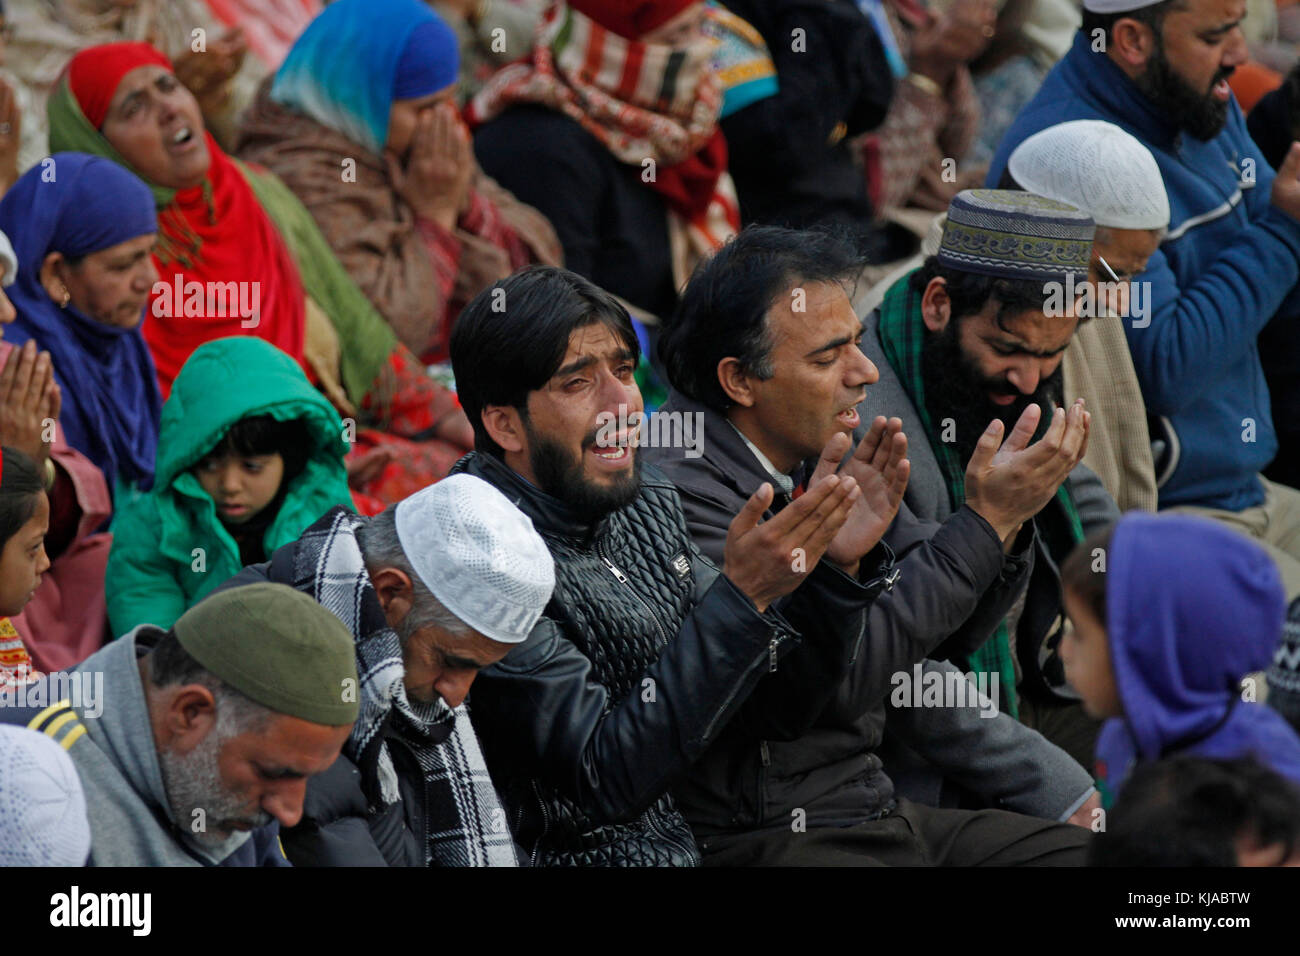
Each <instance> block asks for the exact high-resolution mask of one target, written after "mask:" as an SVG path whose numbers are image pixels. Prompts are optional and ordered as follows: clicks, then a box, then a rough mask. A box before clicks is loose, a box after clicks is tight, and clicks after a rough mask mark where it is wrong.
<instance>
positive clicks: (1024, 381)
mask: <svg viewBox="0 0 1300 956" xmlns="http://www.w3.org/2000/svg"><path fill="white" fill-rule="evenodd" d="M1040 378H1041V375H1040V374H1039V369H1038V363H1037V362H1024V363H1021V364H1020V365H1017V366H1015V367H1014V368H1013V369H1011V371H1009V372H1007V381H1008V382H1010V383H1011V384H1012V385H1014V386H1015V387H1016V390H1017V391H1018V392H1020V394H1021V395H1032V394H1033V392H1034V389H1036V388H1038V381H1039V379H1040Z"/></svg>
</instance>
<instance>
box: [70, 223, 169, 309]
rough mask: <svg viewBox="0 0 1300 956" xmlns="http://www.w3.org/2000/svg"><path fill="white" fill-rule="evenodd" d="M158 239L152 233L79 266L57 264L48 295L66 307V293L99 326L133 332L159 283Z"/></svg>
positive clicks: (88, 258) (82, 261)
mask: <svg viewBox="0 0 1300 956" xmlns="http://www.w3.org/2000/svg"><path fill="white" fill-rule="evenodd" d="M157 239H158V236H157V233H152V232H151V233H148V234H147V235H143V236H137V237H136V238H134V239H128V240H126V241H125V242H119V243H118V244H117V245H115V246H109V247H108V248H107V249H101V250H100V251H99V252H92V253H90V254H89V255H87V256H84V257H83V258H81V259H80V260H78V261H77V263H76V265H73V264H72V263H70V262H69V261H68V260H66V259H61V261H57V262H55V263H53V269H52V272H53V276H52V278H51V281H50V282H49V283H47V284H46V292H47V293H49V296H50V298H51V299H53V300H54V301H55V302H57V303H59V304H62V302H63V290H64V289H66V290H67V294H68V296H69V297H70V298H69V302H70V304H71V305H74V306H76V307H77V308H78V309H80V310H81V311H82V312H83V313H85V314H86V315H88V316H90V317H91V318H92V319H94V320H95V321H96V322H102V323H103V324H104V325H111V326H113V327H115V328H119V329H133V328H135V327H136V326H138V325H139V324H140V319H141V318H142V316H143V314H144V307H145V305H146V303H148V301H149V292H150V290H152V289H153V285H154V283H155V282H157V281H158V270H157V269H156V268H155V267H154V262H153V255H152V253H153V249H154V246H155V245H156V244H157Z"/></svg>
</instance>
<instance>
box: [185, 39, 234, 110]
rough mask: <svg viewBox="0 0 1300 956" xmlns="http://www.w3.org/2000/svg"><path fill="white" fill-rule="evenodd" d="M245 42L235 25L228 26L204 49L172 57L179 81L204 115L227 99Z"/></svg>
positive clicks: (221, 105) (217, 107) (224, 102)
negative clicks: (196, 101) (197, 103)
mask: <svg viewBox="0 0 1300 956" xmlns="http://www.w3.org/2000/svg"><path fill="white" fill-rule="evenodd" d="M247 52H248V45H247V44H246V43H245V42H244V32H243V30H241V29H240V28H239V27H235V28H234V29H233V30H228V31H226V32H225V33H223V34H222V35H221V36H220V37H218V38H217V39H216V40H213V41H212V42H211V43H209V44H208V45H207V49H206V50H202V51H196V50H192V49H191V50H186V51H185V52H184V53H182V54H180V55H179V56H178V57H176V58H175V59H174V60H173V61H172V68H173V69H174V70H175V71H176V78H177V79H178V80H180V81H181V84H182V85H183V86H185V87H186V88H187V89H188V90H189V91H190V92H191V93H193V94H194V98H195V99H196V100H198V101H199V108H200V109H201V110H202V111H203V113H204V114H205V115H208V114H211V113H214V112H217V111H219V110H221V109H222V108H223V107H224V106H225V105H226V103H227V102H228V101H229V99H230V81H231V80H232V79H234V77H235V74H236V73H238V72H239V68H240V67H241V66H243V65H244V55H245V54H246V53H247Z"/></svg>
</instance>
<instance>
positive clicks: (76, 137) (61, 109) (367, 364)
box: [46, 76, 397, 405]
mask: <svg viewBox="0 0 1300 956" xmlns="http://www.w3.org/2000/svg"><path fill="white" fill-rule="evenodd" d="M46 112H47V115H48V117H49V121H50V149H51V151H53V152H65V151H67V152H80V153H90V154H91V155H93V156H101V157H103V158H104V159H111V160H112V161H113V162H115V163H117V164H118V165H119V166H121V167H122V168H123V169H128V170H130V171H131V172H132V173H134V174H135V175H136V176H139V178H140V180H141V181H142V182H144V184H145V185H146V186H148V187H149V190H150V192H152V193H153V197H154V203H155V205H156V206H157V207H158V210H159V212H160V213H161V212H162V211H163V210H164V209H166V208H167V207H168V206H169V205H171V202H172V200H173V199H175V198H176V190H174V189H168V188H167V187H165V186H155V185H154V184H153V183H151V182H149V180H148V179H146V178H145V177H144V176H141V175H140V171H139V170H137V169H134V168H132V166H131V164H130V163H128V162H127V161H126V159H125V158H124V157H123V156H122V154H121V153H119V152H118V151H117V150H116V149H115V148H114V147H113V145H112V144H111V143H110V142H109V141H108V140H107V139H106V138H105V137H104V135H103V134H102V133H100V131H99V130H97V129H95V127H94V126H92V125H91V124H90V120H88V119H86V115H85V114H84V113H83V112H82V111H81V104H79V103H78V102H77V98H76V97H75V96H74V95H73V93H72V88H71V87H70V85H69V84H68V79H67V77H66V76H65V77H63V78H62V79H61V80H60V81H59V83H58V86H57V87H56V88H55V90H54V92H53V93H52V94H51V95H50V99H49V102H48V104H47V105H46ZM217 148H219V147H217ZM231 158H232V160H233V161H234V163H235V166H236V168H238V169H239V171H240V173H241V174H242V175H243V177H244V180H245V181H246V182H247V183H248V185H249V187H250V188H251V189H252V190H253V194H254V195H255V196H256V197H257V201H258V203H259V204H261V206H262V208H263V209H264V210H265V211H266V214H267V215H268V216H269V217H270V218H271V221H272V222H273V223H275V227H276V229H277V230H278V231H279V233H280V236H281V238H283V239H284V241H285V244H286V245H287V246H288V247H289V253H290V254H291V255H292V256H293V260H294V262H295V263H296V264H297V266H298V273H299V276H300V278H301V279H302V287H303V290H304V291H305V292H306V293H307V295H309V296H311V298H312V300H313V301H315V303H316V304H317V305H319V306H320V307H321V309H322V310H323V311H324V312H325V314H326V315H327V316H329V320H330V323H331V324H332V325H333V326H334V330H335V332H337V333H338V337H339V345H340V360H339V366H340V367H339V378H340V379H341V380H342V383H343V387H344V389H346V390H347V393H348V398H349V399H351V400H352V402H353V403H354V404H356V405H360V404H361V400H362V398H363V397H364V396H365V394H366V393H367V392H368V391H369V390H370V388H371V386H372V385H374V383H375V379H377V378H378V377H379V374H380V371H381V370H382V369H383V366H384V363H385V362H387V360H388V356H389V354H390V353H392V351H393V349H394V348H396V346H397V336H396V335H395V334H394V332H393V330H392V327H391V326H389V324H388V323H387V322H386V321H384V318H383V316H381V315H380V314H379V313H378V312H377V311H375V307H374V306H373V305H372V304H371V303H370V300H369V299H367V298H366V295H365V293H364V292H362V291H361V289H360V288H359V287H358V286H357V284H356V283H355V282H354V281H352V277H351V276H349V275H348V274H347V271H346V270H345V269H344V268H343V266H342V264H341V263H340V262H339V261H338V258H337V257H336V256H335V255H334V251H333V250H332V249H331V248H330V246H329V243H328V242H326V240H325V237H324V236H323V235H321V231H320V228H319V227H318V226H317V225H316V221H315V220H314V219H312V217H311V213H310V212H308V211H307V208H306V207H305V206H303V204H302V203H301V202H300V201H299V199H298V197H297V196H295V195H294V194H293V193H292V192H290V191H289V188H288V187H287V186H285V185H284V183H282V182H280V180H279V179H277V178H276V177H275V175H274V174H272V173H270V172H266V171H264V170H255V169H253V168H252V167H250V166H248V165H247V164H245V163H243V162H241V161H239V160H238V159H234V157H231ZM53 174H54V175H57V174H58V170H57V169H54V170H53ZM205 186H206V183H205Z"/></svg>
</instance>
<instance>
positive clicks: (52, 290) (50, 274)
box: [40, 252, 68, 305]
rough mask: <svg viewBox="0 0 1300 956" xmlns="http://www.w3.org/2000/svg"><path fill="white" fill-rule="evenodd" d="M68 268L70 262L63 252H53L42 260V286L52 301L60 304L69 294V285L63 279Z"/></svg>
mask: <svg viewBox="0 0 1300 956" xmlns="http://www.w3.org/2000/svg"><path fill="white" fill-rule="evenodd" d="M67 268H68V264H67V262H66V261H65V260H64V258H63V253H61V252H51V253H50V254H49V255H47V256H46V257H45V259H44V260H43V261H42V262H41V272H40V280H41V288H43V289H44V290H45V294H46V295H48V296H49V297H50V301H52V302H55V303H57V304H59V305H63V303H64V301H65V299H64V297H65V296H66V295H67V294H68V286H67V284H66V283H65V282H64V280H63V273H64V270H66V269H67Z"/></svg>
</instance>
